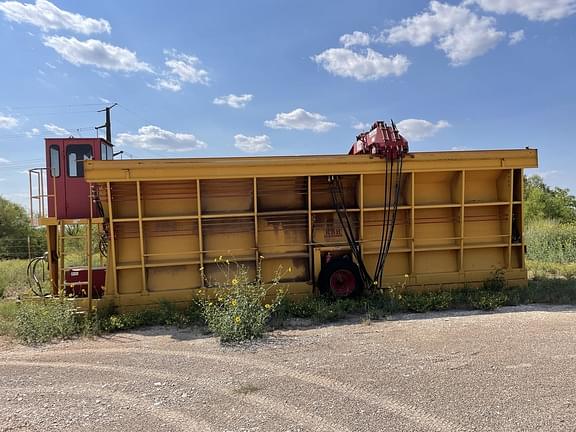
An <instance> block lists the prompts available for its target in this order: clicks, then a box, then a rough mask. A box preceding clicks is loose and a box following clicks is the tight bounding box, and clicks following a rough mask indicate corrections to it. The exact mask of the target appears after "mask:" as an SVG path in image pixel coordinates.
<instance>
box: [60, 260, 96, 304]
mask: <svg viewBox="0 0 576 432" xmlns="http://www.w3.org/2000/svg"><path fill="white" fill-rule="evenodd" d="M64 281H65V289H64V293H65V295H66V296H67V297H70V296H71V297H88V267H84V266H83V267H73V268H69V269H67V270H66V272H65V275H64ZM105 283H106V268H104V267H94V268H93V269H92V297H93V298H101V297H102V296H103V295H104V285H105Z"/></svg>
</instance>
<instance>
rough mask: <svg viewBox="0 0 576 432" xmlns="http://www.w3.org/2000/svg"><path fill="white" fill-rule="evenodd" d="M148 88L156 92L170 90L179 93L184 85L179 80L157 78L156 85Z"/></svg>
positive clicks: (150, 85)
mask: <svg viewBox="0 0 576 432" xmlns="http://www.w3.org/2000/svg"><path fill="white" fill-rule="evenodd" d="M148 87H151V88H153V89H156V90H170V91H173V92H178V91H180V90H182V83H181V82H180V81H178V80H177V79H170V78H156V81H154V84H148Z"/></svg>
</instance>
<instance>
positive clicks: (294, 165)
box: [84, 149, 538, 182]
mask: <svg viewBox="0 0 576 432" xmlns="http://www.w3.org/2000/svg"><path fill="white" fill-rule="evenodd" d="M537 159H538V156H537V151H536V150H534V149H522V150H484V151H463V152H431V153H427V152H419V153H410V154H409V155H408V157H407V158H406V160H405V162H404V171H405V172H411V171H442V170H444V171H446V170H461V169H497V168H536V167H537V166H538V162H537ZM84 166H85V171H84V172H85V178H86V180H87V181H89V182H99V181H125V180H130V179H132V180H136V179H139V180H147V179H156V180H163V181H166V180H177V179H190V178H241V177H253V176H255V175H256V176H257V177H286V176H307V175H332V174H340V175H345V174H360V173H363V174H370V173H382V172H384V162H383V161H382V160H381V159H379V158H372V157H371V156H369V155H354V156H350V155H326V156H272V157H246V158H205V159H202V158H198V159H155V160H118V161H96V160H91V161H85V162H84Z"/></svg>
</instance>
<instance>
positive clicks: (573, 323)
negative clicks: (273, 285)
mask: <svg viewBox="0 0 576 432" xmlns="http://www.w3.org/2000/svg"><path fill="white" fill-rule="evenodd" d="M575 362H576V309H575V308H568V307H565V308H564V307H545V306H532V307H522V308H504V309H503V310H501V311H499V312H497V313H489V314H480V313H462V312H460V313H459V312H446V313H431V314H422V315H402V316H398V317H395V318H394V319H393V320H388V321H380V322H372V323H370V324H368V323H366V322H356V323H354V322H347V323H345V324H342V325H331V326H325V327H316V328H306V329H293V330H283V331H276V332H274V333H272V334H271V335H270V336H269V337H267V338H266V339H265V340H264V341H261V342H257V343H253V344H248V345H245V346H241V347H224V348H223V347H220V346H219V344H218V343H217V341H216V339H214V338H212V337H206V336H203V335H201V334H200V333H198V332H194V331H191V330H187V331H186V330H175V329H164V328H154V329H150V330H146V331H141V332H133V333H120V334H116V335H113V336H109V337H102V338H97V339H94V340H87V339H84V340H75V341H69V342H65V343H59V344H53V345H49V346H44V347H40V348H29V347H22V346H19V345H15V344H6V343H4V345H2V347H1V353H0V430H1V431H16V430H18V431H84V430H90V431H94V432H95V431H293V432H294V431H460V430H462V431H467V430H477V431H529V430H530V431H574V430H575V428H576V426H575V425H576V406H575V404H576V385H575V379H576V363H575Z"/></svg>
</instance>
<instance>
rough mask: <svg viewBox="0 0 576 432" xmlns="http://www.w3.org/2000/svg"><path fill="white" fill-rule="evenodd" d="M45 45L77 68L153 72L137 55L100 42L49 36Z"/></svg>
mask: <svg viewBox="0 0 576 432" xmlns="http://www.w3.org/2000/svg"><path fill="white" fill-rule="evenodd" d="M44 45H46V46H47V47H50V48H53V49H54V50H55V51H56V52H57V53H58V54H60V55H61V56H62V58H63V59H64V60H66V61H68V62H70V63H72V64H73V65H76V66H80V65H91V66H96V67H97V68H100V69H106V70H112V71H120V72H140V71H144V72H152V68H151V67H150V66H149V65H148V64H147V63H144V62H142V61H140V60H138V57H136V53H134V52H132V51H129V50H127V49H126V48H121V47H117V46H114V45H110V44H107V43H105V42H102V41H100V40H96V39H88V40H85V41H80V40H78V39H76V38H74V37H64V36H47V37H45V38H44Z"/></svg>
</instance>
